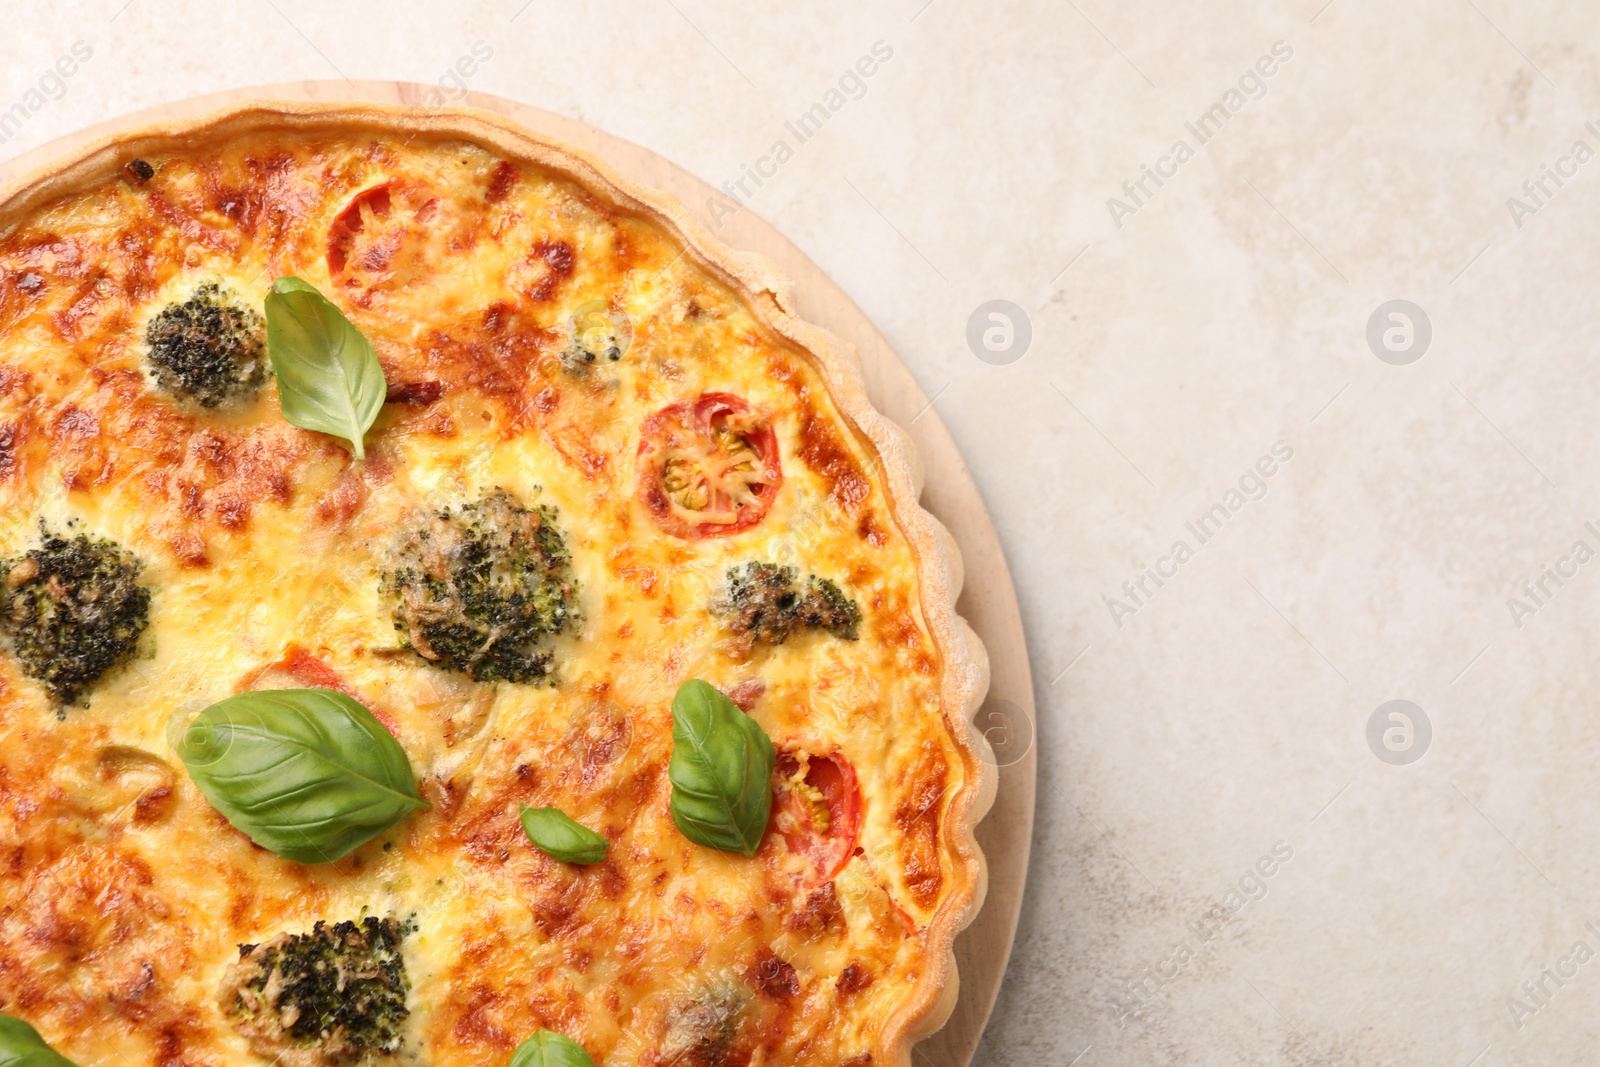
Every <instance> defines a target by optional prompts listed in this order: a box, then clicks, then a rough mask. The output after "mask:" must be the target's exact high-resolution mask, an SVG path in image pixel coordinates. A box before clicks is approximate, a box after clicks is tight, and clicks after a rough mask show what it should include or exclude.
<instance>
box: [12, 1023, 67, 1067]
mask: <svg viewBox="0 0 1600 1067" xmlns="http://www.w3.org/2000/svg"><path fill="white" fill-rule="evenodd" d="M0 1067H78V1065H77V1064H75V1063H73V1062H72V1061H71V1060H69V1059H67V1058H66V1057H65V1056H63V1055H61V1053H59V1052H57V1051H56V1050H55V1049H53V1048H51V1047H50V1046H49V1045H47V1044H45V1043H44V1038H42V1037H40V1036H39V1031H37V1030H35V1029H34V1028H33V1027H31V1026H29V1025H28V1024H27V1023H25V1022H23V1021H22V1020H21V1019H13V1018H12V1017H11V1016H9V1015H0Z"/></svg>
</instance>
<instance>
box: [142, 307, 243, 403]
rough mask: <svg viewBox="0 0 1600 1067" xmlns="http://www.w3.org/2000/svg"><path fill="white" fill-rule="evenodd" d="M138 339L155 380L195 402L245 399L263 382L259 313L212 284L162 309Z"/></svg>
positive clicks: (165, 388) (172, 392)
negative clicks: (144, 347) (147, 353)
mask: <svg viewBox="0 0 1600 1067" xmlns="http://www.w3.org/2000/svg"><path fill="white" fill-rule="evenodd" d="M144 339H145V344H146V345H148V346H149V349H150V370H151V373H152V374H153V375H154V376H155V380H156V384H157V385H159V386H160V387H161V388H162V389H164V390H166V391H167V392H168V393H171V394H172V395H173V396H176V397H179V398H180V399H184V400H193V401H194V402H195V403H197V404H199V405H200V406H201V407H206V408H214V407H217V406H218V405H221V404H225V403H228V402H230V401H233V400H247V399H250V398H251V397H253V396H255V394H256V391H257V390H259V389H260V388H261V384H262V383H263V382H264V381H266V376H267V366H266V358H265V357H266V344H265V342H264V341H263V339H262V330H261V316H260V315H258V314H256V313H255V312H254V311H253V310H251V309H250V308H247V307H243V306H241V305H240V304H238V303H236V302H235V301H234V300H233V299H232V298H231V297H229V296H228V295H226V294H224V293H223V291H222V290H221V289H220V288H218V287H217V286H216V285H215V284H214V283H213V284H206V285H202V286H201V287H200V288H198V289H196V290H195V292H194V295H193V296H191V297H189V299H187V300H185V301H184V302H183V303H181V304H168V305H167V306H166V307H164V308H162V309H161V310H160V311H159V312H157V313H156V315H155V317H154V318H152V319H151V320H150V325H149V326H147V327H146V328H145V334H144Z"/></svg>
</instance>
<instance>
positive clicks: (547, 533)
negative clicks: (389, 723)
mask: <svg viewBox="0 0 1600 1067" xmlns="http://www.w3.org/2000/svg"><path fill="white" fill-rule="evenodd" d="M380 590H381V591H382V592H383V593H384V594H385V595H387V596H389V597H391V598H393V599H394V601H395V609H394V625H395V629H396V630H398V631H400V633H401V634H402V639H403V640H404V642H405V644H406V646H407V647H409V648H411V649H412V650H413V651H415V652H416V653H417V654H418V655H420V656H422V657H423V658H424V659H426V660H429V661H431V662H433V663H435V664H437V665H438V666H440V667H444V668H446V669H448V670H455V671H461V672H463V673H465V674H466V675H468V676H469V677H471V678H472V679H473V680H475V681H480V682H491V681H508V682H527V683H532V684H534V685H540V684H542V683H544V682H545V681H547V680H550V679H551V678H552V677H553V675H554V673H555V669H556V663H555V655H554V653H553V652H552V651H551V650H550V648H549V640H550V638H552V637H554V636H555V635H557V634H559V633H561V632H562V631H564V630H566V629H567V628H568V627H569V626H574V625H576V624H577V622H578V621H579V612H578V607H577V596H578V583H577V580H576V579H575V578H574V577H573V576H572V560H571V556H570V555H569V554H568V552H567V546H566V542H565V541H564V540H563V539H562V536H561V532H560V531H559V530H558V529H557V528H556V511H555V509H554V508H551V507H545V506H541V507H537V508H531V509H530V508H525V507H523V506H522V505H521V504H519V503H517V501H516V500H514V499H513V498H512V496H511V494H509V493H507V492H505V491H504V490H501V489H497V490H495V491H494V492H492V493H490V494H489V495H488V496H486V497H484V498H483V499H482V500H479V501H477V502H476V503H472V504H466V505H464V506H462V507H461V508H459V509H457V510H454V511H452V510H450V509H445V510H443V511H438V512H435V513H434V514H432V515H429V516H428V517H427V518H425V519H424V520H423V521H422V522H421V523H419V524H418V525H416V526H414V527H412V528H411V529H409V530H407V531H405V532H404V533H403V534H402V535H401V537H400V540H399V542H398V545H397V547H396V549H395V551H394V552H393V554H392V558H391V565H390V566H389V568H388V569H387V570H386V571H385V573H384V576H383V579H382V582H381V584H380Z"/></svg>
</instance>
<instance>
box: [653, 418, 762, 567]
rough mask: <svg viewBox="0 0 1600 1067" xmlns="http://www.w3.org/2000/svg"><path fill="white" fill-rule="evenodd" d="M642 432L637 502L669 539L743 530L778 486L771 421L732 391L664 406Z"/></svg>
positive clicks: (753, 521) (758, 518)
mask: <svg viewBox="0 0 1600 1067" xmlns="http://www.w3.org/2000/svg"><path fill="white" fill-rule="evenodd" d="M639 434H640V440H639V500H640V502H641V503H643V504H644V506H645V509H646V510H648V511H649V512H650V514H652V515H654V516H655V518H656V521H657V522H658V523H660V524H661V528H662V529H663V530H665V531H666V532H667V533H669V534H672V535H673V536H674V537H683V538H692V537H726V536H728V535H730V534H736V533H739V532H740V531H741V530H748V529H749V528H750V527H752V526H754V525H755V524H756V523H758V522H760V521H761V519H762V518H763V517H764V516H765V515H766V513H767V509H768V508H770V507H771V506H772V501H773V500H774V499H775V498H776V497H777V495H778V488H779V486H781V485H783V466H782V463H781V461H780V460H779V458H778V435H777V434H776V433H774V432H773V430H772V425H771V422H770V421H769V420H768V419H767V417H766V416H765V415H762V414H761V413H759V412H756V411H753V410H752V409H751V407H750V405H749V404H747V403H745V402H744V401H743V400H741V399H740V398H739V397H736V396H733V395H732V394H730V393H705V394H703V395H701V396H700V397H699V398H698V399H696V400H694V401H688V400H685V401H680V402H679V403H676V404H672V405H670V406H669V407H664V408H662V409H661V410H660V411H658V412H656V413H655V414H653V415H651V416H649V417H648V418H646V419H645V420H644V424H643V425H642V426H641V427H640V430H639Z"/></svg>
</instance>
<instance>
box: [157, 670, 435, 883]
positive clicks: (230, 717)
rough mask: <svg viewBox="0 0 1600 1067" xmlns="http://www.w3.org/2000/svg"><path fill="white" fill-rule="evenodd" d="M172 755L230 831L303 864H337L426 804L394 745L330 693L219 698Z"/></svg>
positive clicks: (368, 718)
mask: <svg viewBox="0 0 1600 1067" xmlns="http://www.w3.org/2000/svg"><path fill="white" fill-rule="evenodd" d="M178 756H179V757H180V758H181V759H182V760H183V763H184V766H186V767H188V769H189V776H190V777H191V778H193V779H194V784H195V785H197V786H199V787H200V792H202V793H204V794H205V796H206V799H207V800H209V801H211V804H212V806H213V807H215V808H216V809H217V810H218V811H220V812H222V814H223V815H224V816H225V817H226V818H227V820H228V821H229V822H230V823H232V824H233V826H234V828H235V829H237V830H239V831H240V832H242V833H244V834H246V835H247V836H248V837H249V838H250V840H252V841H254V842H255V843H256V844H258V845H260V846H261V847H262V848H264V849H266V850H268V851H269V852H273V853H276V854H277V855H279V856H282V857H283V858H284V859H290V860H296V861H298V862H300V863H326V862H328V861H331V860H336V859H339V858H340V857H341V856H344V855H347V854H348V853H349V852H350V851H351V850H353V849H355V848H357V847H358V846H360V845H363V844H365V843H366V842H368V841H370V840H372V838H374V837H376V836H377V835H378V834H381V833H382V832H383V831H385V830H387V829H388V828H389V827H391V826H393V825H394V824H395V823H397V822H399V821H400V820H401V819H402V818H404V817H405V815H406V814H407V813H409V812H411V811H414V810H415V809H417V808H426V807H427V806H428V805H427V804H426V803H424V802H423V800H422V798H421V797H420V796H418V795H417V780H416V776H415V775H414V774H413V773H412V770H411V761H410V760H409V759H407V758H406V752H405V749H403V748H401V747H400V742H398V741H396V740H395V739H394V735H393V734H391V733H390V732H389V731H388V730H386V729H385V728H384V726H383V724H382V723H381V722H379V721H378V720H377V719H376V718H374V717H373V714H372V712H370V711H368V710H367V709H366V708H364V707H362V706H361V705H360V704H359V703H357V702H356V701H354V700H352V699H350V698H349V697H347V696H345V695H344V694H343V693H336V692H334V691H333V690H331V689H262V690H258V691H255V692H250V693H240V694H238V695H237V696H231V697H228V698H227V699H226V700H219V701H218V702H217V703H215V704H212V705H211V706H210V707H208V708H206V709H205V710H204V711H202V712H201V713H200V714H199V715H198V716H196V717H195V720H194V721H193V722H191V723H190V724H189V727H188V729H186V730H185V731H184V732H183V737H182V739H181V740H180V742H179V744H178Z"/></svg>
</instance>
